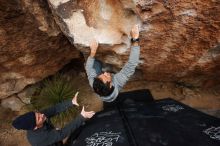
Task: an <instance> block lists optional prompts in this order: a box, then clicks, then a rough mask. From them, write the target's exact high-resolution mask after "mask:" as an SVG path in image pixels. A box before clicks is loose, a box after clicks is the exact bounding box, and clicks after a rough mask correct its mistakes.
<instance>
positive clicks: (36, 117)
mask: <svg viewBox="0 0 220 146" xmlns="http://www.w3.org/2000/svg"><path fill="white" fill-rule="evenodd" d="M72 106H79V104H78V103H77V95H75V96H74V97H73V99H71V100H66V101H64V102H62V103H59V104H57V105H55V106H53V107H50V108H48V109H45V110H43V111H41V112H28V113H26V114H24V115H21V116H19V117H17V118H16V119H15V120H14V121H13V123H12V125H13V126H14V127H15V128H16V129H18V130H20V129H22V130H27V139H28V141H29V142H30V144H31V145H32V146H62V145H63V142H62V140H63V139H65V138H66V137H68V136H70V135H71V134H72V133H73V132H74V130H76V129H77V128H79V127H80V126H81V125H82V124H83V123H84V121H85V119H87V118H92V117H93V115H94V114H95V112H94V111H89V112H86V111H85V110H84V107H83V108H82V111H81V114H80V115H79V116H77V117H76V118H75V119H74V120H73V121H72V122H70V123H69V124H68V125H66V126H65V127H63V128H62V129H59V130H58V129H56V128H55V127H54V125H53V124H52V123H51V121H50V118H51V117H53V116H56V115H58V114H59V113H61V112H64V111H66V110H67V109H68V108H70V107H72Z"/></svg>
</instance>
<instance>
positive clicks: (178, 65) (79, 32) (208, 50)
mask: <svg viewBox="0 0 220 146" xmlns="http://www.w3.org/2000/svg"><path fill="white" fill-rule="evenodd" d="M48 3H49V5H50V8H51V10H52V12H53V15H54V18H55V19H56V22H57V24H58V25H59V27H60V28H61V30H62V32H63V33H64V34H65V35H66V36H67V37H68V38H69V40H70V41H71V42H72V44H75V45H76V47H77V48H78V50H80V51H81V52H83V54H84V55H85V57H86V56H87V54H88V52H89V48H88V45H89V42H90V41H91V40H92V39H96V40H97V41H98V42H99V44H100V46H99V50H98V54H97V57H98V58H99V59H101V60H103V61H104V62H105V63H108V64H111V65H113V66H115V67H117V69H120V68H121V67H122V66H123V65H124V63H125V62H126V60H127V59H128V55H129V48H130V30H131V27H132V26H133V25H134V24H139V25H140V46H141V57H140V62H141V63H140V66H139V67H138V70H139V72H140V73H142V75H141V79H142V80H151V81H171V82H179V83H182V84H186V86H196V87H205V88H206V87H213V86H215V85H218V84H219V83H220V78H219V76H220V1H218V0H207V1H202V0H199V1H192V0H178V1H176V0H169V1H162V0H97V1H91V0H78V1H75V0H59V1H58V0H48Z"/></svg>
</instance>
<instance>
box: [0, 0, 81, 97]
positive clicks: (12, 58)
mask: <svg viewBox="0 0 220 146" xmlns="http://www.w3.org/2000/svg"><path fill="white" fill-rule="evenodd" d="M0 5H1V8H0V16H1V17H0V99H1V98H6V97H7V96H9V95H12V94H14V93H17V92H19V91H21V90H22V89H23V88H24V87H25V86H27V85H28V84H33V83H35V82H37V81H39V80H41V79H43V78H45V77H47V76H48V75H52V74H54V73H55V72H57V71H58V70H59V69H60V68H62V66H63V65H64V64H66V63H68V62H69V61H70V60H71V59H72V58H78V57H79V52H78V51H77V50H76V49H75V48H74V47H73V46H72V45H71V44H70V43H69V41H68V40H67V39H66V37H65V36H63V35H62V33H60V30H59V28H58V27H57V26H56V23H55V22H54V20H53V17H52V15H51V12H50V10H49V7H48V4H47V2H46V1H43V0H39V1H37V0H13V1H7V0H0Z"/></svg>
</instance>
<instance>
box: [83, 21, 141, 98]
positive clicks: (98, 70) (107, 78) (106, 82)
mask: <svg viewBox="0 0 220 146" xmlns="http://www.w3.org/2000/svg"><path fill="white" fill-rule="evenodd" d="M97 48H98V43H97V42H96V41H95V40H94V41H92V42H91V43H90V49H91V52H90V55H89V57H88V59H87V62H86V67H85V68H86V73H87V76H88V80H89V84H90V86H91V87H92V88H93V90H94V92H95V93H97V94H98V95H99V96H100V98H101V100H103V101H104V102H112V101H114V100H115V99H116V97H117V96H118V94H119V92H120V90H121V89H122V88H123V86H124V85H125V83H126V82H127V81H128V79H129V78H130V77H131V76H132V75H133V74H134V72H135V68H136V66H137V65H138V63H139V55H140V46H139V28H138V25H135V26H134V27H133V28H132V30H131V52H130V56H129V60H128V62H127V63H126V64H125V66H124V67H123V68H122V69H121V71H119V72H118V73H116V74H111V73H109V72H102V66H101V63H100V62H99V61H98V60H96V59H95V55H96V51H97Z"/></svg>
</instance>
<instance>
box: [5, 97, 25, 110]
mask: <svg viewBox="0 0 220 146" xmlns="http://www.w3.org/2000/svg"><path fill="white" fill-rule="evenodd" d="M24 105H25V104H24V103H23V102H21V101H20V99H19V98H18V97H17V96H15V95H12V96H10V97H8V98H7V99H3V100H2V101H1V106H2V107H4V108H9V109H11V110H12V111H20V110H21V108H22V107H23V106H24Z"/></svg>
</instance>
